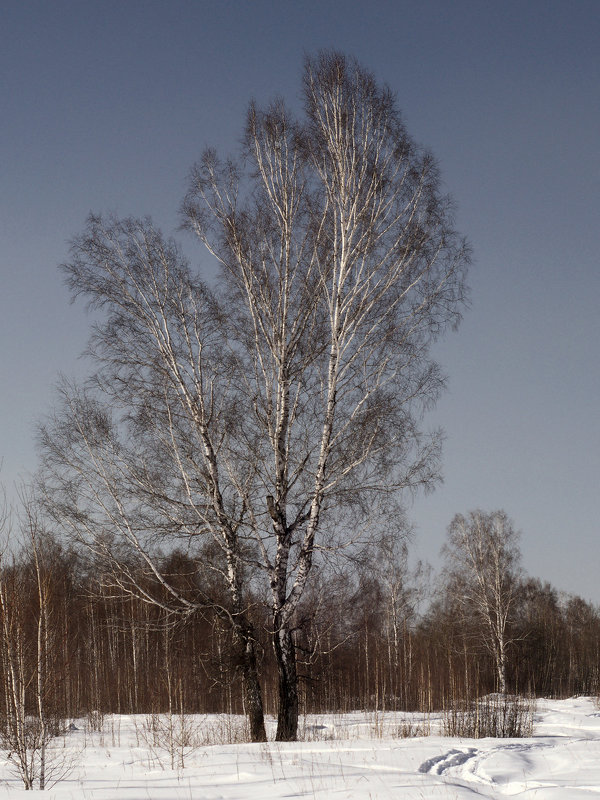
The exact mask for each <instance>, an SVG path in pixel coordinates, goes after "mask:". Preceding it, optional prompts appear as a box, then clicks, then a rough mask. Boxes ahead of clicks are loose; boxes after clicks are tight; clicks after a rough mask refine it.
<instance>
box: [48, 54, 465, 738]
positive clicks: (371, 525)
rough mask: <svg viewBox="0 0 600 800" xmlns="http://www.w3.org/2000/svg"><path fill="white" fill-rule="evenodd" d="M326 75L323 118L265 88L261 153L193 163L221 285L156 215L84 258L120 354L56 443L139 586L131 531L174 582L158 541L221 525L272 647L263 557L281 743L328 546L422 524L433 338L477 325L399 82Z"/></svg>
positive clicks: (118, 561) (101, 538) (198, 222)
mask: <svg viewBox="0 0 600 800" xmlns="http://www.w3.org/2000/svg"><path fill="white" fill-rule="evenodd" d="M303 81H304V83H303V86H304V112H305V113H304V116H303V117H302V118H300V119H297V118H295V117H294V115H293V114H292V113H291V112H290V111H289V110H288V109H287V108H286V107H285V105H284V103H283V102H282V101H277V102H274V103H273V104H272V105H270V106H269V107H268V108H266V109H265V110H261V109H259V108H258V107H257V106H256V105H255V104H251V105H250V108H249V112H248V116H247V121H246V128H245V134H244V140H243V152H242V154H241V157H240V158H239V159H238V160H234V159H232V160H228V161H221V160H219V158H218V157H217V155H216V153H215V152H214V151H212V150H208V151H206V152H205V153H204V155H203V156H202V158H201V159H200V161H199V162H198V164H197V165H196V166H195V167H194V169H193V171H192V173H191V177H190V183H189V190H188V194H187V196H186V199H185V202H184V205H183V219H184V225H185V226H186V227H187V228H188V229H189V230H191V231H192V232H193V233H195V234H196V235H197V236H198V237H199V239H200V241H201V242H202V243H203V244H204V245H205V246H206V247H207V248H208V250H209V251H210V253H212V255H213V256H214V257H215V258H216V260H217V262H218V264H219V266H220V275H219V279H218V281H217V282H215V285H214V286H213V288H212V289H209V288H208V287H207V285H205V284H203V283H202V282H201V281H199V280H198V278H197V277H196V276H195V275H194V274H193V273H192V272H191V270H190V268H189V266H188V265H187V264H186V263H185V261H184V259H183V258H182V257H181V255H180V254H179V252H178V251H177V248H176V247H175V246H174V245H173V244H172V243H170V242H165V241H164V239H163V238H162V237H161V236H160V234H159V233H158V232H157V231H156V230H155V229H154V228H153V227H152V225H151V223H149V222H148V221H141V222H140V221H134V220H126V221H118V220H109V221H105V220H102V219H101V218H100V217H93V218H90V221H89V223H88V228H87V230H86V232H85V233H84V234H83V235H82V236H81V237H79V238H78V239H76V240H75V242H74V245H73V251H72V258H71V260H70V261H69V263H68V264H67V265H66V266H65V270H66V274H67V280H68V283H69V285H70V287H71V289H72V291H73V294H74V296H77V295H81V296H83V297H84V298H85V299H87V300H88V302H89V303H90V304H91V305H92V306H95V307H99V308H102V309H103V310H104V312H105V313H106V315H107V317H106V321H105V322H102V323H100V324H99V326H98V327H96V329H95V332H94V335H93V338H92V348H91V352H92V355H93V356H94V358H95V359H96V363H97V364H98V371H97V373H96V376H95V383H94V385H93V387H92V389H88V390H87V391H85V392H83V393H81V392H77V391H73V390H68V389H67V390H66V391H65V394H64V402H63V408H62V412H61V413H60V414H59V415H58V417H56V418H55V421H54V422H53V423H52V424H51V425H50V426H47V427H46V429H45V432H44V433H43V437H42V438H43V445H44V452H45V453H46V468H47V469H49V474H51V475H53V477H52V480H51V481H50V483H52V481H54V489H55V490H56V489H58V491H54V497H55V499H56V505H55V508H56V509H57V511H58V512H60V511H61V509H62V510H65V509H66V510H67V512H68V514H67V516H69V517H70V519H71V521H72V523H73V525H74V528H76V529H77V530H79V532H80V535H82V536H83V537H84V538H85V539H86V541H88V543H89V544H90V545H91V546H92V547H93V548H95V549H96V550H97V551H98V550H99V551H101V552H102V553H103V554H104V556H106V557H108V558H113V560H114V568H115V574H119V575H120V577H119V581H120V583H121V585H123V586H128V585H129V586H130V587H131V573H130V572H128V568H127V566H126V564H127V560H126V558H123V556H124V555H125V553H121V550H120V548H121V547H123V546H124V545H126V547H125V550H126V551H128V552H135V553H137V556H138V557H139V558H141V559H142V561H143V562H144V563H146V565H147V569H148V571H149V573H151V574H153V575H154V577H155V579H156V582H157V583H158V584H162V585H163V586H165V582H166V584H168V581H166V577H165V575H164V574H162V573H161V570H160V568H159V566H158V564H157V560H156V556H155V555H154V550H153V548H154V547H155V546H156V545H157V544H158V543H159V542H162V546H163V547H164V546H165V541H167V540H169V541H171V542H173V541H181V537H184V539H185V541H186V542H187V543H188V546H189V547H190V548H191V549H192V550H194V551H195V552H200V551H201V550H202V547H203V545H204V543H206V542H207V541H210V542H211V547H214V550H213V552H214V553H216V556H215V558H214V562H213V566H214V568H215V572H216V573H218V574H219V575H220V578H221V579H222V581H223V585H224V586H226V587H227V590H228V592H229V598H230V601H229V608H228V609H226V612H227V613H228V614H229V616H230V619H231V620H232V624H234V627H235V629H236V630H238V632H239V635H240V637H241V641H242V643H244V645H245V647H246V648H247V649H251V648H252V642H253V635H252V631H251V630H250V629H249V628H247V623H248V620H249V616H248V613H247V612H248V602H249V593H248V586H249V583H248V582H249V580H250V576H256V574H257V573H256V570H258V571H259V573H262V575H263V576H264V579H265V581H266V586H267V588H268V592H269V595H270V597H269V600H268V602H269V605H270V610H271V628H272V636H273V646H274V651H275V655H276V660H277V665H278V679H279V690H278V691H279V710H278V727H277V738H278V739H280V740H290V739H294V738H296V735H297V727H298V676H297V670H296V653H295V643H294V630H295V624H296V622H295V615H296V612H297V610H298V605H299V602H300V600H301V598H302V596H303V593H304V591H305V589H306V587H307V585H308V582H309V580H310V575H311V570H312V569H313V565H314V563H315V560H316V559H318V557H319V555H320V554H323V553H327V556H328V557H333V556H334V555H335V553H337V552H339V551H340V550H344V551H346V552H350V551H352V549H356V548H358V547H361V546H362V545H363V544H364V543H365V541H366V539H367V538H368V536H370V535H371V534H372V532H373V531H374V530H379V529H381V526H382V525H384V526H385V527H386V529H388V531H389V530H390V529H391V530H392V531H393V530H394V527H396V528H397V533H400V532H401V531H402V530H403V524H402V522H401V520H402V514H401V513H400V510H401V506H402V503H403V494H402V492H404V491H405V490H415V489H417V488H418V487H426V488H427V487H431V486H433V485H434V483H435V482H436V480H437V477H438V456H439V447H440V443H439V437H438V435H437V434H436V433H433V434H426V433H424V432H423V430H422V428H421V420H422V415H423V413H424V411H425V410H426V409H427V408H428V407H429V406H430V405H431V404H432V403H433V402H434V401H435V399H436V398H437V396H438V394H439V392H440V390H441V388H442V386H443V377H442V375H441V374H440V371H439V369H438V367H437V365H436V364H435V363H434V362H433V361H432V360H431V357H430V355H429V348H430V345H431V343H432V342H433V341H434V340H435V339H436V338H437V337H438V336H440V335H441V334H442V333H443V332H444V331H445V330H446V329H447V328H448V327H449V326H453V325H455V324H456V323H457V322H458V320H459V315H460V311H461V309H462V306H463V303H464V291H465V290H464V273H465V268H466V265H467V263H468V257H469V254H468V248H467V247H466V245H465V243H464V241H463V240H462V239H461V238H460V237H459V236H458V235H457V234H456V232H455V231H454V228H453V222H452V209H451V204H450V201H449V200H448V198H446V197H445V196H443V195H442V194H441V193H440V188H439V175H438V170H437V166H436V164H435V161H434V160H433V159H432V157H431V156H430V155H429V154H428V153H426V152H424V151H423V150H422V149H420V148H419V147H418V146H416V145H415V144H414V143H413V141H412V140H411V139H410V137H409V136H408V134H407V133H406V130H405V128H404V126H403V124H402V122H401V120H400V116H399V113H398V110H397V108H396V104H395V100H394V97H393V95H392V93H391V92H390V90H389V89H387V88H386V87H381V86H379V85H378V84H377V83H376V81H375V80H374V79H373V77H372V76H371V75H370V74H369V73H368V72H366V71H365V70H364V69H363V68H362V67H361V66H360V65H359V64H357V63H356V62H355V61H354V60H353V59H349V58H346V57H344V56H343V55H340V54H338V53H333V52H325V53H323V54H321V55H319V56H318V57H316V58H314V59H310V58H309V59H307V61H306V64H305V68H304V77H303ZM61 426H65V427H64V429H63V428H61ZM123 434H126V435H123ZM99 487H100V488H99ZM61 496H62V498H63V500H64V498H68V502H67V503H64V502H62V501H61V500H60V497H61ZM61 503H62V504H61ZM396 519H398V520H399V523H398V525H397V526H395V523H394V520H396ZM119 571H120V572H119ZM252 580H256V578H255V577H253V578H252ZM165 588H166V590H167V592H168V593H170V594H171V596H172V597H173V600H174V602H175V603H176V604H182V605H185V602H186V601H185V599H184V598H181V597H177V596H176V594H175V593H174V591H173V590H172V589H171V588H169V586H168V585H166V587H165ZM138 590H139V587H135V591H138ZM209 599H210V598H208V597H207V598H206V601H207V602H209ZM248 624H249V623H248ZM236 626H237V627H236Z"/></svg>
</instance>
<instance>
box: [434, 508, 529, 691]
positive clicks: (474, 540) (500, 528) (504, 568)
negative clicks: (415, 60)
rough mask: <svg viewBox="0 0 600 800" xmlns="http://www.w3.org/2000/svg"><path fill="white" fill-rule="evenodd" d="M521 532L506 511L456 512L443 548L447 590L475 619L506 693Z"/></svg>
mask: <svg viewBox="0 0 600 800" xmlns="http://www.w3.org/2000/svg"><path fill="white" fill-rule="evenodd" d="M518 542H519V533H518V532H517V531H516V530H515V528H514V526H513V523H512V522H511V520H510V519H509V518H508V517H507V515H506V513H505V512H504V511H492V512H490V513H485V512H483V511H470V512H469V513H468V514H467V516H464V515H462V514H457V515H456V516H455V517H454V519H453V520H452V522H451V523H450V525H449V527H448V541H447V543H446V545H445V546H444V548H443V551H442V552H443V553H444V555H445V558H446V569H447V575H448V585H447V591H448V592H449V593H450V594H451V596H452V599H453V600H454V601H455V602H456V603H457V604H458V607H459V608H460V609H461V611H462V615H463V620H464V621H465V622H467V623H468V622H470V621H475V623H476V625H477V628H476V630H477V635H478V636H479V637H480V640H481V643H482V644H483V645H484V646H485V648H486V649H487V650H488V651H489V653H490V655H491V656H492V658H493V662H494V666H495V671H496V677H497V681H498V688H499V690H500V691H501V692H502V693H503V694H504V693H506V689H507V683H506V676H507V657H508V649H509V647H510V645H511V644H512V639H511V638H510V633H509V631H510V623H511V621H512V618H513V614H514V610H515V609H514V606H515V601H516V599H517V596H518V591H519V585H520V584H519V576H520V571H521V570H520V551H519V547H518Z"/></svg>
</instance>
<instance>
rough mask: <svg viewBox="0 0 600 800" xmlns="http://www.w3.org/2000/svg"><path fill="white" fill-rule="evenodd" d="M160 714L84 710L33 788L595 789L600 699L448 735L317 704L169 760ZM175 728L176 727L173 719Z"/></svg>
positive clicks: (227, 721) (200, 793) (224, 724)
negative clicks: (282, 731) (489, 732)
mask: <svg viewBox="0 0 600 800" xmlns="http://www.w3.org/2000/svg"><path fill="white" fill-rule="evenodd" d="M166 723H167V721H166V720H165V719H164V718H163V719H162V720H160V721H157V719H156V718H154V719H151V718H147V717H143V716H138V717H127V716H120V717H117V716H111V717H105V718H104V720H103V726H102V730H101V731H90V730H89V726H88V725H87V723H86V721H85V720H77V721H75V725H76V729H75V730H71V731H69V732H68V733H67V734H66V736H65V737H64V739H60V740H57V741H56V743H55V745H54V747H55V748H56V749H55V750H54V754H55V755H57V756H58V757H61V758H62V757H64V756H67V757H68V758H69V759H72V760H73V763H74V767H73V770H72V771H71V773H70V774H69V775H68V776H67V777H66V778H65V779H64V780H62V781H61V782H60V783H57V784H56V785H55V786H54V787H53V788H52V789H50V790H49V791H46V792H44V793H41V792H37V793H36V792H33V793H32V795H30V796H36V795H38V796H39V797H45V798H47V800H50V798H57V800H58V799H60V800H67V798H69V800H70V799H71V798H73V800H74V799H75V798H77V800H86V799H87V800H275V798H315V799H316V800H345V799H346V798H352V800H377V799H378V798H381V800H383V799H384V798H402V800H427V799H428V798H432V799H433V798H444V799H445V800H467V799H468V800H475V798H508V797H515V798H521V799H522V800H533V798H535V800H579V799H580V798H581V799H582V800H583V798H586V800H590V798H593V797H599V798H600V710H599V708H598V705H597V702H596V701H595V700H594V699H593V698H582V697H580V698H571V699H569V700H539V701H538V702H537V705H536V711H535V724H534V731H533V735H532V736H531V737H530V738H527V739H459V738H448V737H444V736H441V735H439V731H440V730H441V717H440V716H439V715H436V716H431V717H429V718H426V717H423V715H418V714H398V715H393V714H386V715H373V714H370V715H366V714H362V713H353V714H348V715H340V716H334V715H319V716H314V717H310V718H308V719H307V720H305V721H304V728H303V729H304V731H305V736H306V739H305V740H304V741H301V742H294V743H285V744H283V743H276V742H269V743H266V744H245V743H241V744H206V743H204V744H201V745H200V746H195V747H193V748H192V747H187V748H183V758H184V762H185V767H184V768H179V769H172V768H171V756H170V754H169V748H168V747H167V746H166V739H165V736H167V733H165V732H168V726H167V724H166ZM242 723H243V721H242V720H239V719H235V718H233V719H232V718H226V717H217V716H214V717H195V718H191V719H189V718H188V719H187V720H186V728H185V730H184V733H185V734H186V736H187V737H188V738H190V737H191V738H192V739H194V738H195V739H196V745H198V740H202V741H203V742H210V741H213V742H215V741H216V742H218V741H219V740H223V739H224V737H226V736H231V735H232V734H234V735H235V733H236V731H237V730H238V728H239V726H241V725H242ZM417 726H419V728H417ZM176 727H177V726H176ZM407 728H412V730H417V729H419V730H420V731H429V735H426V736H416V737H413V738H398V731H399V730H400V729H407ZM271 731H272V728H271ZM175 734H176V735H177V737H179V734H178V731H177V730H176V731H175ZM177 737H176V738H177ZM178 752H181V751H180V750H179V751H178ZM178 758H179V756H178ZM176 760H177V759H176ZM22 791H23V789H22V788H21V787H20V785H19V781H18V779H17V778H16V777H15V776H14V774H12V773H11V772H10V770H9V769H8V766H7V763H6V761H2V762H0V800H3V799H4V798H16V797H20V796H22V795H21V793H22Z"/></svg>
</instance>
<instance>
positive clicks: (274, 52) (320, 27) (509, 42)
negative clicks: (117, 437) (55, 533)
mask: <svg viewBox="0 0 600 800" xmlns="http://www.w3.org/2000/svg"><path fill="white" fill-rule="evenodd" d="M2 11H3V13H2V22H1V26H0V74H2V81H1V83H0V109H1V110H2V112H1V117H0V155H1V160H0V163H1V181H0V186H1V192H0V281H1V283H0V288H1V291H0V337H1V338H0V343H1V344H0V367H1V375H2V379H1V381H0V413H1V422H0V458H1V459H2V460H3V469H2V473H1V476H2V479H3V481H4V483H5V484H6V485H7V487H8V490H9V494H11V493H12V488H11V487H12V485H13V482H14V481H15V480H16V479H17V478H18V476H19V475H26V474H27V473H28V472H31V471H33V470H35V466H36V456H35V446H34V428H35V423H36V421H37V420H39V419H40V417H41V416H42V415H43V414H44V413H45V412H46V411H47V410H48V409H49V408H50V406H51V405H52V403H53V398H54V389H53V387H54V385H55V383H56V380H57V375H58V374H59V373H64V374H66V375H75V376H77V375H82V374H85V371H86V365H85V362H84V361H83V360H81V359H79V358H78V356H79V354H80V353H81V351H82V350H83V349H84V347H85V343H86V339H87V333H88V329H89V322H90V320H89V318H86V315H85V313H84V311H83V309H82V308H81V307H79V306H71V305H70V304H69V298H68V294H67V291H66V289H65V287H64V286H63V284H62V282H61V277H60V274H59V272H58V270H57V265H58V264H59V263H60V262H61V261H63V260H64V259H65V258H66V256H67V251H68V241H69V239H70V238H71V237H72V236H74V235H75V234H77V233H78V232H79V231H80V230H81V229H82V226H83V223H84V220H85V217H86V216H87V214H88V212H89V211H92V210H93V211H98V212H106V211H114V212H116V213H117V214H121V215H128V214H134V215H143V214H150V215H151V216H152V217H153V218H154V219H155V221H156V222H157V223H158V224H159V225H160V226H161V227H162V228H163V229H164V230H166V231H174V230H175V228H176V226H177V224H178V218H177V211H178V207H179V204H180V202H181V199H182V196H183V193H184V189H185V181H186V175H187V172H188V170H189V168H190V167H191V165H192V164H193V162H194V161H195V160H196V159H197V157H198V156H199V154H200V152H201V151H202V149H203V147H204V146H205V145H215V146H216V147H217V148H218V149H219V151H220V152H221V153H223V154H225V153H228V152H230V151H231V150H233V149H235V148H236V146H237V142H238V141H239V137H240V135H241V131H242V125H243V120H244V114H245V110H246V107H247V104H248V101H249V100H250V99H251V98H255V99H256V100H257V101H258V102H259V103H261V102H265V101H267V100H269V99H270V98H272V97H273V96H274V95H283V96H284V97H285V98H286V100H287V101H288V102H289V103H290V104H291V105H296V104H299V92H300V81H299V76H300V70H301V64H302V58H303V54H304V53H314V52H315V51H317V50H318V49H319V48H323V47H335V48H338V49H340V50H343V51H345V52H347V53H350V54H353V55H355V56H356V57H357V58H358V59H359V60H360V61H361V62H362V63H363V64H364V65H365V66H366V67H368V68H369V69H371V70H372V71H373V72H374V73H375V74H376V76H377V77H378V78H379V79H380V80H382V81H385V82H387V83H388V84H389V85H390V86H391V87H392V89H393V90H394V91H395V92H396V94H397V98H398V104H399V106H400V108H401V109H402V111H403V116H404V119H405V122H406V125H407V127H408V130H409V131H410V132H411V134H412V135H413V137H414V138H415V139H417V140H418V141H419V142H421V143H422V144H425V145H426V146H428V147H430V148H431V149H432V151H433V152H434V154H435V155H436V157H437V158H438V160H439V162H440V166H441V170H442V175H443V179H444V184H445V187H446V188H447V190H448V191H450V192H451V194H452V195H453V196H454V198H455V200H456V204H457V226H458V228H459V230H461V232H463V233H464V234H466V235H467V236H468V238H469V239H470V241H471V243H472V246H473V250H474V256H475V263H474V266H473V269H472V273H471V286H472V309H471V310H470V311H469V312H468V313H467V315H466V316H465V320H464V323H463V325H462V326H461V328H460V330H459V332H458V333H457V334H454V335H451V336H448V337H447V338H446V339H445V340H444V341H443V342H440V343H439V345H438V346H437V347H436V354H437V356H438V358H439V359H440V361H441V363H442V364H443V366H444V369H445V371H446V372H447V374H448V376H449V382H448V391H447V393H446V394H445V395H444V397H443V398H442V400H441V401H440V402H439V404H438V406H437V408H436V409H435V411H434V412H432V413H431V415H430V416H429V418H428V420H427V423H428V424H429V425H431V426H436V425H442V426H443V427H444V428H445V430H446V433H447V441H446V447H445V458H444V474H445V483H444V485H443V486H442V487H440V488H439V489H438V490H437V491H436V492H435V493H434V494H432V495H430V496H427V497H420V498H418V499H417V500H416V502H415V504H414V506H413V508H412V511H411V513H412V517H413V518H414V520H415V524H416V533H415V538H414V544H413V546H412V550H413V552H414V554H415V556H418V557H420V558H423V559H427V560H429V561H431V562H432V563H433V564H434V565H437V563H438V561H437V556H438V552H439V548H440V546H441V544H442V542H443V540H444V536H445V528H446V526H447V525H448V523H449V522H450V520H451V518H452V517H453V515H454V514H455V513H456V512H466V511H468V510H469V509H472V508H477V507H480V508H483V509H485V510H492V509H495V508H504V509H505V510H506V511H507V513H508V514H509V515H510V516H511V517H512V518H513V519H514V521H515V523H516V525H517V527H519V528H521V529H522V531H523V546H522V550H523V555H524V566H525V568H526V569H527V571H528V572H529V573H530V574H532V575H534V576H539V577H542V578H544V579H547V580H550V581H551V582H552V583H553V584H555V585H556V586H557V587H558V588H561V589H565V590H567V591H570V592H576V593H579V594H581V595H582V596H583V597H585V598H588V599H591V600H593V601H595V602H600V588H599V584H598V580H597V571H598V564H599V563H600V523H599V514H598V500H599V496H600V485H599V484H600V480H599V478H600V402H599V397H600V356H599V344H600V314H599V305H600V269H599V253H600V233H599V231H600V225H599V201H600V152H599V142H600V46H599V42H600V2H597V0H589V1H588V0H579V1H578V0H575V2H569V3H566V2H553V1H552V0H548V1H547V2H541V1H540V0H529V1H527V0H519V2H513V0H504V1H503V2H502V3H498V2H488V0H458V1H456V0H453V1H452V2H450V0H447V2H429V1H428V0H418V1H416V2H412V1H411V2H403V1H402V0H394V1H393V2H392V1H390V2H387V1H385V0H375V1H374V2H371V3H369V4H367V3H364V2H341V0H332V1H331V2H322V3H317V2H312V0H310V1H309V2H303V3H292V2H283V1H282V2H266V0H254V1H253V2H220V3H216V2H181V1H180V0H171V2H151V1H149V0H146V1H145V2H141V1H139V0H127V2H122V1H121V0H120V1H119V2H86V3H81V2H62V1H61V0H57V2H53V3H47V2H28V1H27V0H23V1H22V2H13V0H8V2H5V3H3V9H2ZM184 246H185V250H186V252H188V254H189V256H190V258H191V259H192V261H193V262H194V263H197V264H198V265H199V266H200V267H202V265H203V264H204V266H205V267H206V265H207V264H208V260H207V258H206V256H205V255H204V254H203V253H201V252H200V251H199V250H198V249H197V248H196V246H195V244H194V243H193V242H191V241H190V240H186V239H184Z"/></svg>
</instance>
